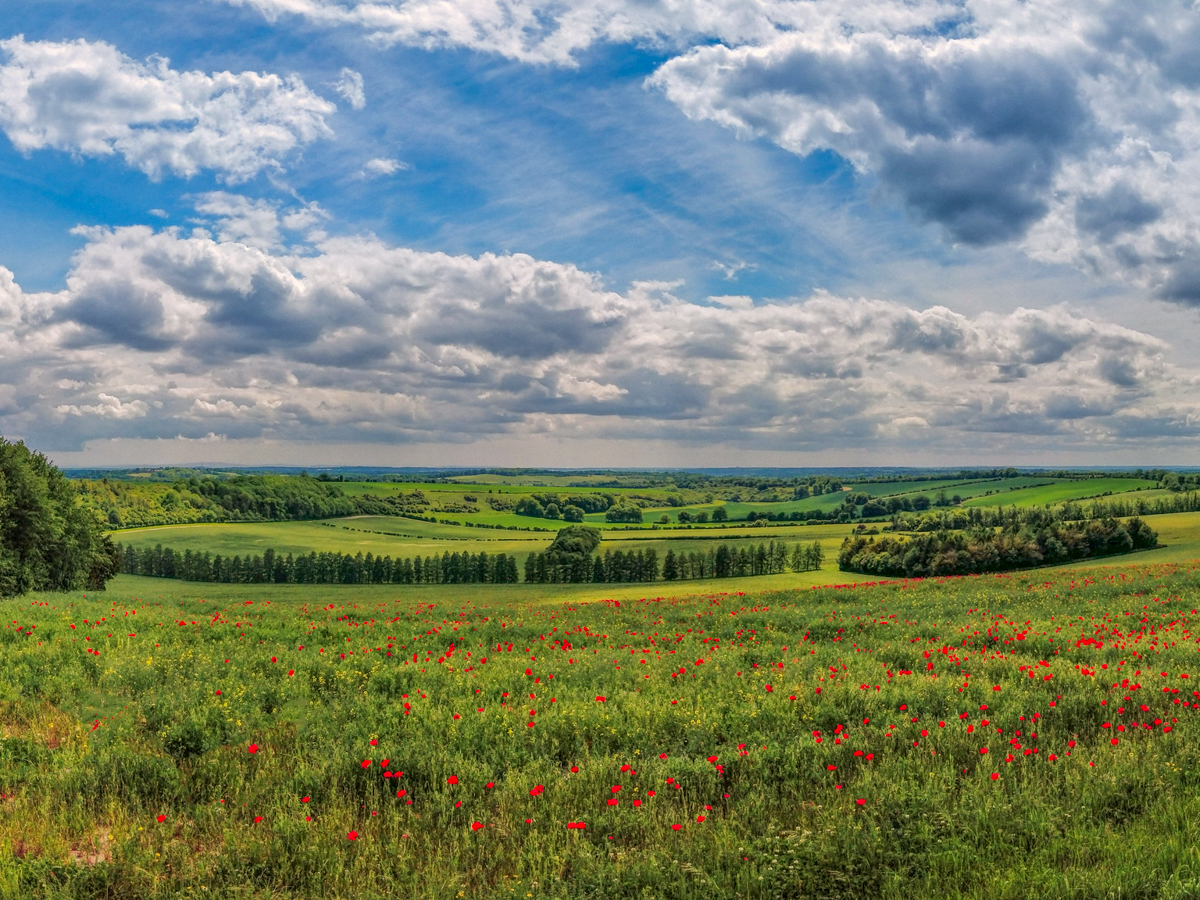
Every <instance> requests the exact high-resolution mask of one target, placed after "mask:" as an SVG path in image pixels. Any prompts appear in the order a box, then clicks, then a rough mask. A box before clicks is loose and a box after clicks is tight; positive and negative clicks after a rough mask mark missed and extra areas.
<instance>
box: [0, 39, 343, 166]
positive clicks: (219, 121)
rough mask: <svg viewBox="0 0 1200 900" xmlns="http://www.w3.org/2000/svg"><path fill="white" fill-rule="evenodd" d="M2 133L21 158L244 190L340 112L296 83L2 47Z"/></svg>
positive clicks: (101, 50)
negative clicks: (217, 178) (55, 153)
mask: <svg viewBox="0 0 1200 900" xmlns="http://www.w3.org/2000/svg"><path fill="white" fill-rule="evenodd" d="M0 50H2V51H3V54H4V56H5V57H6V61H5V63H4V64H3V65H0V128H3V130H4V132H5V134H6V135H8V138H9V140H11V141H12V143H13V145H14V146H15V147H16V148H17V149H18V150H20V151H21V152H22V153H30V152H32V151H34V150H41V149H45V148H50V149H55V150H63V151H67V152H70V153H75V154H78V155H80V156H111V155H113V154H119V155H120V156H121V157H123V158H124V159H125V160H126V162H127V163H128V164H129V165H130V166H132V167H134V168H136V169H140V170H141V171H143V172H145V173H146V174H147V175H149V176H150V177H151V178H159V177H161V176H162V174H163V173H164V172H173V173H175V174H176V175H180V176H183V177H190V176H192V175H195V174H196V173H197V172H199V171H201V170H202V169H212V170H216V171H217V172H219V173H220V174H221V175H222V177H223V178H225V180H227V181H229V182H230V183H237V182H240V181H245V180H247V179H249V178H252V177H253V176H255V175H256V174H258V173H259V172H261V171H263V170H278V169H281V168H282V167H283V164H284V161H285V160H286V159H287V158H288V156H289V155H291V154H292V153H293V152H294V151H295V150H296V149H297V148H299V147H302V146H303V145H305V144H308V143H311V142H312V141H314V140H316V139H317V138H320V137H324V136H327V135H329V134H330V133H331V132H330V129H329V127H328V126H327V125H326V124H325V116H327V115H329V114H330V113H332V112H333V111H334V106H333V104H332V103H330V102H329V101H328V100H324V99H322V98H321V97H319V96H317V95H316V94H314V93H313V92H312V91H311V90H309V89H308V88H307V87H306V86H305V84H304V82H303V81H301V80H300V79H299V78H298V77H296V76H289V77H280V76H279V75H274V74H258V73H255V72H241V73H238V74H235V73H232V72H216V73H213V74H211V75H207V74H204V73H203V72H179V71H176V70H174V69H172V68H170V65H169V64H168V61H167V60H166V59H163V58H161V57H155V58H151V59H149V60H147V61H146V62H138V61H136V60H133V59H130V58H129V57H127V56H125V55H124V54H122V53H121V52H120V51H118V50H117V49H116V48H115V47H113V46H112V45H110V44H106V43H103V42H88V41H84V40H77V41H67V42H61V43H56V42H51V41H26V40H25V39H24V38H23V37H21V36H19V35H18V36H17V37H13V38H9V39H8V40H5V41H0Z"/></svg>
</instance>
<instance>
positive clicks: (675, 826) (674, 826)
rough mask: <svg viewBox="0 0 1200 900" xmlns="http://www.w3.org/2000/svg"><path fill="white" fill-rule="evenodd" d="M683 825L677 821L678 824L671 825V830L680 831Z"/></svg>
mask: <svg viewBox="0 0 1200 900" xmlns="http://www.w3.org/2000/svg"><path fill="white" fill-rule="evenodd" d="M682 827H683V826H682V825H680V824H678V823H676V824H674V825H672V826H671V830H672V831H678V830H679V829H681V828H682Z"/></svg>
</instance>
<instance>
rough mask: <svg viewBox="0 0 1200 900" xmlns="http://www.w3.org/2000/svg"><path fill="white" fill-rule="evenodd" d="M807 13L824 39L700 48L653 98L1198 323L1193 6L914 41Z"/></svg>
mask: <svg viewBox="0 0 1200 900" xmlns="http://www.w3.org/2000/svg"><path fill="white" fill-rule="evenodd" d="M812 6H814V7H819V8H820V9H821V10H823V12H824V14H825V22H824V24H823V25H820V26H818V27H814V28H811V29H797V30H786V31H785V30H783V29H780V30H778V31H776V32H775V33H774V34H773V35H771V36H770V37H769V38H768V39H766V40H760V41H756V42H749V43H743V44H741V45H729V44H717V45H712V46H700V47H695V48H693V49H691V50H689V51H687V52H686V53H683V54H681V55H679V56H677V57H675V58H674V59H671V60H668V61H667V62H666V63H665V64H664V65H663V66H662V67H661V68H660V69H659V70H658V71H657V72H656V73H655V74H654V75H653V76H652V77H651V79H650V81H649V83H650V84H651V85H652V86H654V87H656V88H658V89H660V90H662V91H663V92H664V93H665V94H666V96H667V97H668V98H670V99H671V100H672V101H673V102H674V103H676V104H677V105H678V106H679V107H680V109H682V110H683V112H684V113H685V114H686V115H688V116H689V117H691V118H695V119H708V120H712V121H715V122H719V123H721V124H723V125H725V126H727V127H729V128H732V129H734V130H736V131H737V132H738V133H739V134H740V135H743V136H745V137H753V138H764V139H767V140H770V141H773V142H774V143H776V144H778V145H779V146H781V147H783V148H785V149H787V150H790V151H792V152H794V153H797V154H800V155H807V154H810V153H813V152H815V151H818V150H831V151H833V152H835V153H838V154H839V155H841V156H843V157H844V158H845V159H847V160H849V161H850V162H851V163H853V165H854V166H855V167H856V168H858V169H859V170H860V171H861V172H863V173H864V174H866V175H869V176H870V177H871V178H874V179H876V180H877V182H878V183H879V184H880V185H881V187H882V188H883V189H884V190H885V191H886V192H887V193H889V194H891V195H892V196H894V197H896V198H898V199H899V200H900V202H901V203H903V204H904V206H905V207H907V209H908V210H909V211H910V213H911V214H912V215H913V216H914V217H915V218H916V219H918V220H920V221H922V222H930V223H934V224H936V225H937V226H939V227H940V228H941V229H942V230H943V231H944V233H945V234H946V235H947V236H948V237H949V238H950V239H951V240H953V241H957V242H962V243H967V244H991V243H997V242H1018V243H1020V244H1021V245H1022V246H1023V247H1024V249H1025V250H1026V251H1027V252H1028V253H1030V254H1031V255H1032V256H1034V257H1035V258H1038V259H1043V260H1048V261H1055V262H1068V263H1071V264H1074V265H1076V266H1079V267H1081V268H1083V269H1084V270H1086V271H1089V272H1092V273H1094V274H1096V275H1098V276H1100V277H1104V278H1114V277H1115V278H1120V279H1124V280H1127V281H1130V282H1132V283H1136V284H1140V285H1144V286H1146V287H1149V288H1152V289H1154V290H1155V291H1156V292H1157V293H1158V295H1159V296H1161V297H1162V298H1164V299H1167V300H1172V301H1176V302H1180V303H1186V304H1193V305H1196V304H1200V277H1197V276H1198V275H1200V214H1198V213H1197V210H1198V209H1200V77H1198V76H1197V75H1196V72H1197V68H1196V65H1195V64H1194V62H1192V60H1193V59H1194V58H1195V56H1196V54H1195V46H1196V44H1195V40H1196V38H1197V36H1200V25H1197V19H1196V13H1195V8H1194V5H1193V4H1191V3H1187V2H1177V0H1160V2H1153V3H1149V4H1140V5H1138V6H1136V7H1132V6H1129V5H1127V4H1123V5H1116V4H1093V5H1080V4H1072V3H1067V2H1060V0H1035V2H1028V3H1027V2H1018V0H1000V2H981V0H968V2H965V3H963V4H962V5H961V7H960V9H959V12H958V15H957V17H956V19H954V20H953V21H948V20H946V19H945V12H946V11H945V10H944V9H943V8H940V7H936V6H930V7H926V8H924V10H921V11H920V13H923V14H924V16H925V17H926V19H925V21H924V23H923V24H921V25H919V26H917V25H916V23H910V24H909V25H908V26H907V27H904V28H896V27H889V26H886V25H884V24H882V23H881V24H880V25H879V26H878V27H861V25H860V24H858V23H855V22H853V21H851V20H850V19H849V18H848V17H847V15H846V11H845V7H844V6H843V5H842V4H840V3H817V4H813V5H812ZM917 12H918V11H917V10H914V13H917ZM920 13H918V15H919V14H920ZM1185 60H1186V61H1185Z"/></svg>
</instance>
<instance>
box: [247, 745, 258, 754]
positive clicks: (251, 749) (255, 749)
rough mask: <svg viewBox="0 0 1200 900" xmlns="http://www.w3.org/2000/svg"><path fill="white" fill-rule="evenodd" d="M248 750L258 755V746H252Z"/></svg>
mask: <svg viewBox="0 0 1200 900" xmlns="http://www.w3.org/2000/svg"><path fill="white" fill-rule="evenodd" d="M246 749H247V750H249V751H250V752H251V753H257V752H258V744H251V745H250V746H249V747H247V748H246Z"/></svg>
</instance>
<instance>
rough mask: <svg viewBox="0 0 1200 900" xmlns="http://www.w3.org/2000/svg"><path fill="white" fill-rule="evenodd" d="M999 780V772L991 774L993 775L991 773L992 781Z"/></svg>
mask: <svg viewBox="0 0 1200 900" xmlns="http://www.w3.org/2000/svg"><path fill="white" fill-rule="evenodd" d="M999 779H1000V773H999V772H993V773H992V781H998V780H999Z"/></svg>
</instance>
